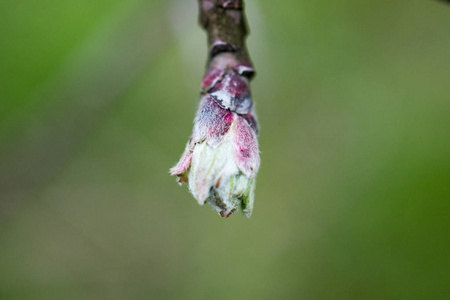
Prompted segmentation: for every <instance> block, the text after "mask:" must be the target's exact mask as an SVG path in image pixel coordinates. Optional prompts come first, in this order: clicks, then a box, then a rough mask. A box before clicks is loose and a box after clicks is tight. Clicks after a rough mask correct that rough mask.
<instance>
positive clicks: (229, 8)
mask: <svg viewBox="0 0 450 300" xmlns="http://www.w3.org/2000/svg"><path fill="white" fill-rule="evenodd" d="M198 2H199V9H200V24H201V25H202V27H203V28H204V29H205V30H206V32H207V34H208V46H209V59H208V68H211V67H214V68H219V69H225V68H227V67H228V68H229V67H231V66H235V65H240V66H245V68H241V70H240V72H239V74H240V75H242V76H246V77H247V78H251V77H252V76H253V75H254V70H253V66H252V64H251V60H250V56H249V54H248V51H247V46H246V43H245V38H246V36H247V21H246V17H245V13H244V2H243V0H199V1H198Z"/></svg>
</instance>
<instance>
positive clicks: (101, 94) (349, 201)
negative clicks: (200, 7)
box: [0, 0, 450, 299]
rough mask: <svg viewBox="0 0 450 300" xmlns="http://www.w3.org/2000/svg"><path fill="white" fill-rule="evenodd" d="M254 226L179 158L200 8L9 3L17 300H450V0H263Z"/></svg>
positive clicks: (3, 205)
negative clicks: (176, 173) (226, 212)
mask: <svg viewBox="0 0 450 300" xmlns="http://www.w3.org/2000/svg"><path fill="white" fill-rule="evenodd" d="M247 15H248V21H249V25H250V28H251V35H250V36H249V39H248V44H249V50H250V53H251V55H252V58H253V60H254V64H255V67H256V70H257V73H258V75H257V76H256V78H255V80H254V81H253V83H252V90H253V96H254V100H255V102H256V105H257V111H258V116H259V121H260V127H261V131H260V137H259V140H260V148H261V158H262V167H261V169H260V172H259V175H258V182H257V189H256V202H255V209H254V213H253V216H252V218H251V219H246V218H245V217H244V216H243V215H242V214H240V213H237V214H235V215H233V216H232V217H231V218H229V219H223V218H221V217H219V216H218V215H217V214H216V213H215V212H214V211H213V210H212V209H211V208H210V207H208V206H205V207H201V206H198V205H197V204H196V201H195V200H194V199H193V197H192V196H191V195H190V194H189V193H188V191H187V188H186V186H183V187H178V185H177V184H176V182H175V178H173V177H170V176H169V174H168V170H169V168H170V167H171V166H173V165H174V164H175V163H176V162H177V160H178V159H179V157H180V155H181V153H182V151H183V149H184V146H185V143H186V141H187V139H188V137H189V135H190V132H191V130H192V120H193V118H194V114H195V111H196V105H197V101H198V92H199V85H200V81H201V77H202V73H203V71H204V66H205V61H206V35H205V33H204V32H203V31H202V30H201V29H200V28H199V27H198V25H197V3H196V1H194V0H189V1H186V0H171V1H158V2H157V1H149V0H145V1H144V0H128V1H117V0H108V1H106V0H91V1H86V0H65V1H50V0H38V1H17V0H2V1H0V298H1V299H445V298H446V299H450V248H449V246H450V242H449V239H450V233H449V232H450V218H449V216H450V205H449V200H450V139H449V136H450V135H449V133H450V118H449V116H450V83H449V81H450V32H449V28H450V6H449V5H448V4H447V3H445V2H439V1H418V0H413V1H411V0H410V1H406V0H402V1H388V0H383V1H370V2H369V1H357V0H347V1H306V0H305V1H303V0H302V1H294V0H286V1H279V2H274V1H269V0H261V1H247Z"/></svg>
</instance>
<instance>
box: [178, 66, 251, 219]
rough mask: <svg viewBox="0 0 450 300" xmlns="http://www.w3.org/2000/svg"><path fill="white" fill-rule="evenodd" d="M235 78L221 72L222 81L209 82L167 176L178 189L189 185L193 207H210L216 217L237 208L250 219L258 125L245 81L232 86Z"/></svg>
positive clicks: (225, 214)
mask: <svg viewBox="0 0 450 300" xmlns="http://www.w3.org/2000/svg"><path fill="white" fill-rule="evenodd" d="M234 75H235V74H234V73H233V74H225V75H224V74H223V73H222V74H221V75H220V76H221V78H222V79H223V78H225V80H222V79H220V80H211V82H213V83H212V86H211V87H210V89H209V91H210V93H206V95H204V96H203V97H202V99H201V100H200V105H199V109H198V111H197V115H196V118H195V121H194V122H195V125H194V130H193V133H192V137H191V139H190V140H189V142H188V143H187V145H186V149H185V152H184V153H183V155H182V157H181V159H180V161H179V162H178V164H177V165H176V166H175V167H173V168H172V169H171V174H172V175H176V176H178V180H179V182H180V184H181V183H183V182H188V186H189V189H190V191H191V193H192V195H193V196H194V197H195V198H196V199H197V201H198V203H199V204H200V205H203V204H204V203H205V202H207V203H209V204H210V205H211V206H212V207H213V208H214V209H215V210H216V211H217V212H218V213H219V215H220V216H222V217H229V216H230V215H231V214H233V213H234V212H235V211H236V210H238V209H239V208H240V209H241V210H242V211H243V213H244V214H245V215H246V216H247V217H250V216H251V214H252V210H253V202H254V190H255V176H256V173H257V171H258V169H259V164H260V158H259V151H258V141H257V139H256V134H257V125H256V124H257V123H256V120H255V118H254V111H253V108H252V107H251V100H250V95H249V93H246V92H245V87H246V82H245V81H244V82H243V83H242V82H236V80H241V79H240V78H239V77H236V76H237V75H236V76H234ZM227 76H228V77H227ZM205 77H206V76H205ZM227 78H228V79H227ZM214 81H215V82H214ZM230 85H231V86H232V87H234V88H235V89H234V90H233V89H232V88H231V87H230ZM236 88H237V89H239V90H238V91H236ZM243 91H244V92H243ZM233 92H236V93H234V94H233ZM237 93H240V94H239V95H237ZM247 99H249V100H247ZM245 101H249V104H248V103H247V104H246V105H247V107H246V110H245V111H242V107H244V106H242V105H236V104H242V103H245ZM224 104H227V105H228V106H229V107H227V108H225V107H224ZM236 109H240V111H239V112H244V113H245V114H240V113H239V112H237V111H236Z"/></svg>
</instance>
